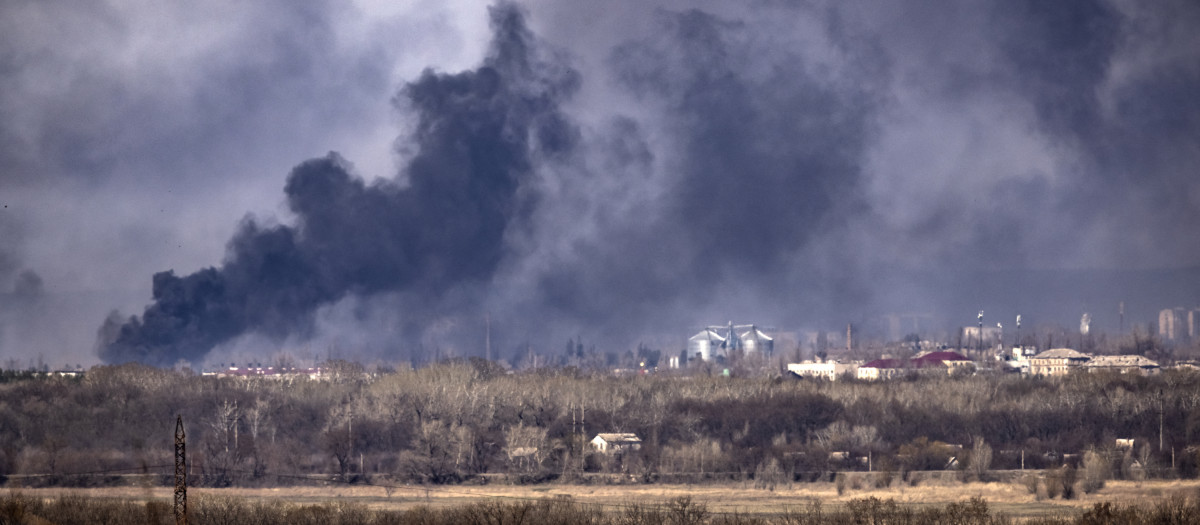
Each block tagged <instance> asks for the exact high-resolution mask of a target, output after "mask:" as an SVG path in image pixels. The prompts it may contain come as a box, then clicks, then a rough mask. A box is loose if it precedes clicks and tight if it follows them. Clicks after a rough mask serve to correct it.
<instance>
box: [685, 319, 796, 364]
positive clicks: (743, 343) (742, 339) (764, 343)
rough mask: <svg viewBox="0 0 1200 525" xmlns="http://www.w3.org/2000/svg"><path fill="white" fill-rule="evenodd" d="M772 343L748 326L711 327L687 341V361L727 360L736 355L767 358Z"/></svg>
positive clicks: (762, 333)
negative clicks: (759, 355) (755, 355)
mask: <svg viewBox="0 0 1200 525" xmlns="http://www.w3.org/2000/svg"><path fill="white" fill-rule="evenodd" d="M774 351H775V339H774V338H773V337H771V336H769V335H767V333H766V332H764V331H763V330H762V329H759V328H758V327H757V326H755V325H752V324H743V325H735V324H733V323H732V322H730V323H729V324H728V325H725V326H720V325H713V326H708V327H706V328H704V329H703V330H701V331H699V332H698V333H696V334H695V335H693V336H691V337H689V338H688V345H687V357H688V360H700V361H712V360H716V359H728V358H729V357H730V356H732V355H734V354H735V353H736V354H740V355H752V354H762V355H771V354H772V353H774Z"/></svg>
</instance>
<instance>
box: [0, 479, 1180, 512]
mask: <svg viewBox="0 0 1200 525" xmlns="http://www.w3.org/2000/svg"><path fill="white" fill-rule="evenodd" d="M0 490H2V491H3V493H4V494H10V493H14V492H19V493H21V494H24V495H26V496H34V497H46V498H49V497H58V496H63V495H82V496H86V497H95V498H115V499H127V500H133V501H148V500H159V501H163V502H167V503H169V502H170V501H171V492H172V489H171V488H170V487H109V488H39V489H31V488H22V489H11V488H5V489H0ZM1198 492H1200V481H1196V480H1188V481H1144V482H1131V481H1110V482H1108V484H1107V485H1106V486H1105V488H1104V489H1102V490H1100V491H1099V492H1097V493H1094V494H1080V495H1079V496H1078V497H1077V498H1076V499H1073V500H1061V499H1054V500H1046V499H1044V500H1041V501H1038V500H1037V498H1036V497H1035V496H1033V495H1031V494H1029V493H1028V491H1027V490H1026V489H1025V487H1024V486H1022V485H1020V484H1017V483H968V484H962V483H955V482H949V481H945V482H942V481H938V480H931V481H926V482H923V483H922V484H921V485H919V486H916V487H911V486H907V485H905V486H893V487H889V488H886V489H869V490H867V489H864V490H846V491H845V492H844V493H843V494H842V495H840V496H839V495H838V494H837V489H836V487H835V486H834V484H833V483H803V484H795V485H793V486H792V487H790V488H789V487H786V486H785V487H779V488H776V490H773V491H768V490H762V489H755V488H753V485H752V483H726V484H711V485H708V484H706V485H662V484H655V485H640V484H638V485H601V486H595V485H565V484H544V485H524V486H516V485H499V484H491V485H482V486H481V485H450V486H444V485H443V486H429V487H422V486H399V487H397V488H395V489H393V490H392V493H391V494H390V495H389V494H388V491H387V490H385V488H383V487H377V486H344V485H338V486H328V487H280V488H224V489H213V488H191V489H189V491H188V495H189V498H196V499H204V498H206V497H213V496H235V497H239V498H244V499H246V500H260V499H261V500H280V501H283V502H289V503H298V504H319V503H326V502H329V501H348V502H356V503H361V504H364V505H366V506H368V507H369V508H372V509H386V510H407V509H412V508H416V507H420V506H428V507H433V508H443V507H455V506H462V505H467V504H471V503H478V502H484V501H500V502H517V501H522V500H530V499H533V500H536V499H543V498H564V499H568V498H569V499H570V500H571V501H574V502H577V503H584V504H595V505H602V506H604V507H605V508H611V509H613V510H620V509H621V508H622V507H623V506H626V505H630V504H643V505H645V504H658V503H662V502H665V501H667V500H670V499H673V498H678V497H681V496H690V497H691V498H692V499H693V500H694V501H696V502H699V503H702V504H704V505H706V506H707V507H708V510H709V511H711V512H713V513H736V514H740V515H749V516H756V515H757V516H770V515H779V514H782V513H784V512H787V511H789V510H790V511H802V510H804V509H805V508H807V507H808V506H809V505H810V504H812V503H813V502H817V501H819V502H821V504H822V505H823V506H824V508H825V509H826V510H834V509H836V508H839V507H841V506H843V505H845V503H846V502H848V501H850V500H853V499H860V498H868V497H876V498H879V499H884V500H886V499H889V498H890V499H894V500H896V501H897V502H898V503H901V504H905V505H913V506H917V507H922V506H933V505H938V506H941V505H945V504H947V503H952V502H958V501H964V500H967V499H970V498H972V497H980V498H983V499H984V500H986V501H987V503H988V505H989V507H990V508H991V509H992V510H993V512H995V513H1003V514H1006V515H1008V516H1010V517H1014V518H1018V519H1020V518H1033V517H1039V516H1069V515H1072V514H1075V513H1078V512H1080V511H1081V510H1082V509H1086V508H1090V507H1091V506H1093V505H1094V504H1095V503H1099V502H1104V501H1109V502H1112V503H1116V504H1122V505H1131V504H1139V505H1150V504H1153V503H1155V502H1157V501H1159V500H1162V499H1163V498H1166V497H1170V496H1172V495H1175V494H1184V495H1195V494H1197V493H1198Z"/></svg>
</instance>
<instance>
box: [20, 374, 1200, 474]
mask: <svg viewBox="0 0 1200 525" xmlns="http://www.w3.org/2000/svg"><path fill="white" fill-rule="evenodd" d="M326 365H327V366H326V368H327V369H330V370H332V371H333V373H332V374H330V377H329V378H328V379H327V380H309V379H306V378H295V379H284V380H272V379H249V380H248V379H238V378H217V377H211V376H197V375H193V374H190V373H186V372H177V371H170V370H162V369H156V368H150V367H145V366H140V365H121V366H98V367H94V368H92V369H91V370H89V371H88V372H87V373H86V375H85V376H84V377H83V378H82V379H64V378H32V377H24V378H21V379H16V380H12V381H10V382H7V383H4V384H0V422H2V424H0V474H3V475H10V476H11V475H25V476H29V475H38V477H32V478H31V477H26V478H23V479H24V482H26V483H89V482H95V481H94V480H95V479H97V478H96V477H94V476H93V477H80V476H76V474H78V473H103V474H110V473H117V472H120V473H130V472H132V473H146V474H153V473H157V472H165V471H167V470H169V469H167V470H164V468H163V467H164V466H166V465H170V464H171V462H172V457H171V453H172V450H173V448H172V438H173V431H174V420H175V415H176V414H182V415H183V418H184V421H185V423H186V426H187V430H188V440H189V451H190V454H191V456H190V459H191V465H192V472H193V478H192V479H193V481H194V482H201V483H207V484H213V485H229V484H276V483H298V482H303V478H305V477H320V478H322V479H328V478H330V477H336V478H338V479H341V480H344V481H355V480H367V479H379V478H384V479H393V480H403V481H410V482H423V483H453V482H458V481H462V480H466V479H469V478H477V477H480V476H485V477H486V476H487V475H498V474H504V475H509V476H512V477H514V478H515V479H521V480H526V481H543V480H549V479H566V480H570V479H580V478H581V477H584V476H586V475H587V474H588V473H589V472H609V473H620V474H622V475H624V476H626V477H629V476H632V477H634V478H636V479H643V480H656V479H658V480H668V481H670V480H675V481H683V480H688V481H699V480H706V479H716V480H719V479H756V480H759V481H761V484H762V485H763V486H764V487H766V488H770V487H771V486H774V484H776V483H791V482H795V481H804V480H820V479H825V480H832V479H833V478H834V476H835V473H836V472H839V471H849V470H873V471H881V472H886V473H894V475H895V476H896V479H901V480H903V479H906V476H907V473H909V472H912V471H921V470H945V469H952V470H955V469H956V470H959V471H961V473H962V476H963V479H984V478H987V477H988V475H989V472H991V471H994V470H997V469H1022V468H1024V469H1041V468H1051V467H1059V466H1061V465H1063V464H1071V465H1074V466H1081V463H1082V462H1085V461H1086V458H1085V453H1087V452H1089V451H1090V452H1091V453H1092V454H1094V455H1095V457H1099V458H1103V459H1104V461H1105V462H1106V464H1107V465H1108V467H1107V468H1106V469H1105V470H1103V471H1102V472H1103V474H1102V476H1103V477H1104V478H1105V479H1111V478H1115V477H1135V476H1167V475H1170V476H1195V475H1196V470H1197V460H1198V458H1197V449H1196V448H1195V445H1197V444H1200V374H1196V373H1191V372H1186V371H1168V372H1166V373H1163V374H1161V375H1159V376H1154V377H1141V376H1134V375H1107V374H1081V375H1072V376H1068V377H1066V378H1061V379H1037V378H1033V379H1031V378H1022V377H1015V376H985V375H978V376H955V377H948V376H947V377H929V376H924V377H912V378H905V379H902V380H896V381H888V382H881V383H860V382H853V381H850V382H841V381H839V382H821V381H804V380H794V379H790V378H783V377H774V378H769V377H745V378H739V377H733V378H725V377H704V376H690V377H685V376H668V375H664V376H638V377H620V378H617V377H611V376H607V375H600V374H595V375H592V374H584V373H581V372H580V371H578V370H576V369H570V368H568V369H541V370H536V371H532V372H523V373H509V372H507V371H505V370H504V369H502V368H500V367H498V366H496V365H495V364H493V363H490V362H487V361H483V360H478V359H477V360H466V361H455V362H445V363H440V364H437V365H432V366H427V367H422V368H419V369H411V368H402V369H400V370H393V371H389V372H387V373H375V372H369V371H367V370H366V369H364V368H363V367H362V366H359V365H356V364H354V363H346V362H332V363H327V364H326ZM600 432H633V433H636V434H638V435H639V436H640V437H641V438H642V440H643V446H642V448H641V450H638V451H636V452H627V453H625V454H622V455H618V456H612V455H602V454H598V453H596V452H594V451H592V450H591V448H590V447H589V446H588V444H587V442H588V441H589V440H590V439H591V438H592V437H593V436H595V435H596V434H597V433H600ZM1118 438H1120V439H1134V440H1135V441H1134V442H1133V445H1132V447H1129V446H1128V444H1127V442H1125V443H1126V444H1125V445H1124V446H1123V448H1120V449H1119V448H1118V447H1117V439H1118ZM1096 461H1098V460H1095V459H1093V463H1094V464H1096ZM888 479H891V478H888Z"/></svg>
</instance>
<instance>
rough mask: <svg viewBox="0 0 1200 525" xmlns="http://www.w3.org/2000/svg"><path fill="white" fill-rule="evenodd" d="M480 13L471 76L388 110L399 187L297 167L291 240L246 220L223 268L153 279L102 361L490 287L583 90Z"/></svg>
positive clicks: (515, 17)
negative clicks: (358, 306)
mask: <svg viewBox="0 0 1200 525" xmlns="http://www.w3.org/2000/svg"><path fill="white" fill-rule="evenodd" d="M489 13H490V15H491V28H492V31H493V39H492V43H491V46H490V49H489V52H488V56H487V58H486V59H485V60H484V63H483V65H482V66H481V67H479V68H478V69H475V70H473V71H467V72H463V73H458V74H453V75H450V74H438V73H434V72H432V71H429V70H426V71H425V72H424V73H423V74H422V76H421V78H420V79H418V80H417V81H415V82H413V83H410V84H408V85H407V86H405V88H404V89H403V90H402V91H401V93H400V94H399V95H398V96H397V97H396V101H395V102H396V103H397V104H398V105H400V106H401V107H402V109H405V110H411V112H412V113H413V114H415V115H416V117H417V126H416V131H415V135H414V137H413V141H414V142H415V146H416V152H417V153H416V155H415V156H414V157H412V159H411V161H410V162H409V164H408V165H407V166H406V167H405V169H404V170H403V173H402V175H403V176H402V177H401V179H402V180H404V181H406V182H407V185H402V184H401V183H399V182H397V181H389V182H385V183H379V184H371V185H367V184H365V183H364V182H363V181H362V180H361V179H359V178H358V177H356V176H354V175H352V174H351V173H350V172H349V169H348V166H347V163H346V162H345V161H343V160H342V159H341V157H339V156H338V155H337V154H335V153H330V154H329V155H328V156H326V157H323V158H318V159H312V160H308V161H306V162H304V163H302V164H300V165H299V166H297V167H296V168H295V169H293V170H292V172H291V175H290V176H289V177H288V182H287V186H286V188H285V192H286V194H287V202H288V207H289V208H290V209H291V210H292V211H293V212H295V214H296V216H297V217H298V220H297V223H296V224H295V225H294V226H287V225H282V226H273V227H263V226H260V225H258V224H257V223H256V222H254V221H253V220H247V221H246V222H245V223H244V224H243V225H242V227H241V229H240V231H239V232H238V233H237V234H236V235H235V236H234V238H233V239H232V240H231V241H230V242H229V245H228V251H227V255H226V260H225V262H224V263H223V264H222V265H221V267H220V268H207V269H204V270H201V271H199V272H196V273H194V274H191V275H188V276H184V277H179V276H176V275H175V274H174V273H173V272H170V271H167V272H160V273H158V274H155V276H154V286H153V299H154V302H153V303H152V304H150V305H149V306H147V307H146V310H145V312H144V313H143V314H142V316H141V317H140V318H139V317H137V316H133V317H131V318H129V319H128V320H125V321H124V322H123V323H122V321H121V320H119V319H118V320H115V321H113V320H110V321H109V322H107V323H106V325H105V326H104V327H102V328H101V331H100V333H101V340H100V345H99V346H100V357H101V358H102V359H104V360H105V361H107V362H110V363H117V362H126V361H141V362H144V363H148V364H154V365H160V366H169V365H173V364H174V363H175V362H177V361H178V360H180V359H187V360H193V361H194V360H198V359H201V358H203V357H204V356H205V355H206V354H207V353H208V352H209V351H210V350H211V349H212V348H213V347H214V346H216V345H218V344H220V343H222V342H225V341H228V340H230V339H232V338H234V337H237V336H239V335H241V334H244V333H250V332H256V333H262V334H265V335H269V336H272V337H277V338H281V337H284V336H287V335H299V336H304V335H306V334H307V333H310V332H311V330H312V324H313V314H314V312H315V311H316V309H317V308H319V307H320V306H322V305H326V304H329V303H332V302H334V301H337V300H339V299H341V298H343V297H345V296H347V295H351V294H356V295H371V294H375V293H379V292H388V291H400V290H402V291H406V292H408V293H415V294H418V295H420V296H423V297H430V298H434V297H437V296H440V295H441V294H442V293H444V292H445V291H446V290H447V289H449V288H450V287H453V286H456V285H459V284H462V283H471V282H475V283H481V282H487V281H488V280H489V279H490V278H491V277H492V274H493V272H494V271H495V269H496V267H497V265H498V264H499V262H500V260H501V258H502V257H503V256H504V253H505V246H504V237H505V231H506V229H507V228H509V227H510V226H511V225H512V224H513V223H514V221H519V220H521V219H522V218H523V217H524V216H525V215H526V214H528V213H529V212H530V209H531V205H532V203H531V202H527V201H526V199H525V198H522V197H520V195H522V193H521V192H519V191H518V189H519V188H520V187H521V185H522V184H524V183H525V182H526V181H527V180H528V179H529V177H530V176H531V175H532V172H533V167H534V164H535V160H536V159H537V158H538V157H540V156H542V155H549V156H558V155H562V154H564V153H566V152H567V151H569V150H571V149H572V148H573V147H574V144H575V141H576V136H577V132H576V130H575V128H574V127H573V125H571V124H570V123H569V122H568V121H567V119H566V118H565V117H564V116H563V115H562V114H561V113H560V111H559V103H560V102H561V101H562V100H563V99H564V98H566V97H569V96H570V95H571V94H573V93H574V92H575V91H576V90H577V88H578V84H579V77H578V75H577V74H576V73H575V72H574V71H573V70H572V69H570V68H568V67H566V66H564V65H562V64H561V63H558V62H556V61H555V60H553V59H552V57H549V55H548V54H545V53H543V52H542V51H541V50H540V47H539V43H538V42H537V41H536V40H535V39H534V37H533V35H532V34H531V33H530V32H529V30H528V29H527V28H526V27H525V20H524V15H523V13H522V12H521V10H520V9H519V8H517V7H516V6H513V5H511V4H502V5H499V6H496V7H492V8H490V9H489ZM543 55H546V56H543ZM526 193H528V192H526Z"/></svg>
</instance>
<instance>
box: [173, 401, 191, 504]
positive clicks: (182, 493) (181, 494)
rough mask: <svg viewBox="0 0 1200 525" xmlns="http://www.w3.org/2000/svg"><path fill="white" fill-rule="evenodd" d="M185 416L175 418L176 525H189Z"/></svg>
mask: <svg viewBox="0 0 1200 525" xmlns="http://www.w3.org/2000/svg"><path fill="white" fill-rule="evenodd" d="M185 448H186V442H185V440H184V433H183V416H182V415H179V416H176V417H175V525H187V522H188V518H187V451H186V450H185Z"/></svg>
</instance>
